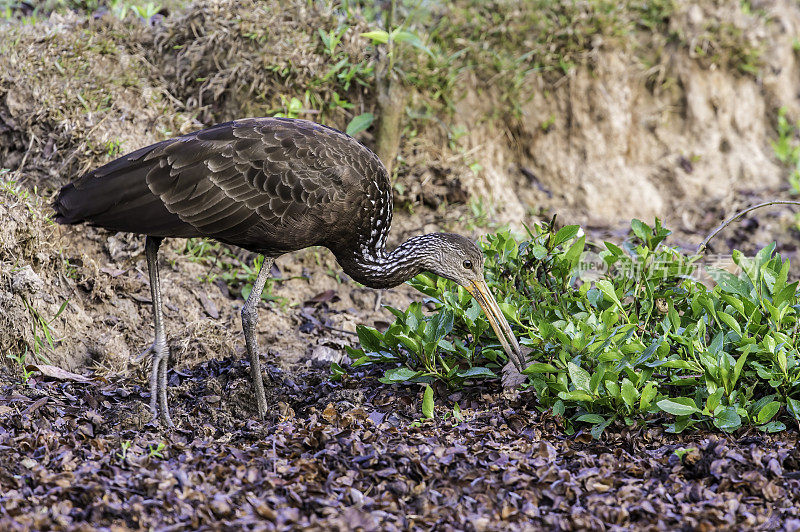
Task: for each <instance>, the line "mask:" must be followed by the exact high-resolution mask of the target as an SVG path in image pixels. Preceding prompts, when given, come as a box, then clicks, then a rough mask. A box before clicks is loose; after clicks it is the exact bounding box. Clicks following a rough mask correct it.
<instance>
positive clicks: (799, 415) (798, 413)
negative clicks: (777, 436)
mask: <svg viewBox="0 0 800 532" xmlns="http://www.w3.org/2000/svg"><path fill="white" fill-rule="evenodd" d="M786 409H787V410H788V411H789V412H791V413H792V416H794V418H795V419H796V420H797V421H800V400H797V399H793V398H791V397H787V398H786Z"/></svg>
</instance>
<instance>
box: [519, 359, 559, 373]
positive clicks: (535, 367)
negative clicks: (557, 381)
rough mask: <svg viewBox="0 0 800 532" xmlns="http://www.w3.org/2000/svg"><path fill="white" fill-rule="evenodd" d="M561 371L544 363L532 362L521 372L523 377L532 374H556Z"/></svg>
mask: <svg viewBox="0 0 800 532" xmlns="http://www.w3.org/2000/svg"><path fill="white" fill-rule="evenodd" d="M559 371H563V370H560V369H558V368H557V367H555V366H553V365H552V364H547V363H545V362H533V363H531V364H530V365H529V366H528V367H527V368H525V369H524V370H522V373H524V374H525V375H533V374H534V373H558V372H559Z"/></svg>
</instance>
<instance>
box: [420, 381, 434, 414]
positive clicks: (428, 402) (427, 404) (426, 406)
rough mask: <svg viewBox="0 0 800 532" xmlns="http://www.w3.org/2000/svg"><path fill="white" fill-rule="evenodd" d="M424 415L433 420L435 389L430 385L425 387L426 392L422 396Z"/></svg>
mask: <svg viewBox="0 0 800 532" xmlns="http://www.w3.org/2000/svg"><path fill="white" fill-rule="evenodd" d="M422 415H423V416H425V417H426V418H427V419H433V388H431V387H430V385H428V386H425V392H424V393H423V394H422Z"/></svg>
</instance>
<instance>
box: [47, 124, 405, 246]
mask: <svg viewBox="0 0 800 532" xmlns="http://www.w3.org/2000/svg"><path fill="white" fill-rule="evenodd" d="M54 207H55V209H56V213H57V214H56V221H58V222H60V223H81V222H87V223H90V224H92V225H96V226H100V227H105V228H107V229H111V230H116V231H128V232H134V233H140V234H147V235H152V236H164V237H166V236H177V237H193V236H208V237H212V238H215V239H217V240H220V241H222V242H226V243H229V244H234V245H237V246H240V247H243V248H245V249H248V250H251V251H255V252H259V253H264V254H265V255H268V256H278V255H280V254H282V253H286V252H289V251H294V250H297V249H301V248H304V247H307V246H313V245H324V246H326V247H328V248H330V249H332V250H333V251H334V253H336V254H337V257H345V258H346V257H347V256H349V255H352V254H358V255H364V256H366V257H369V256H370V255H375V256H377V255H380V254H382V250H383V247H384V245H385V242H386V236H387V234H388V231H389V227H390V225H391V218H392V197H391V189H390V183H389V177H388V175H387V172H386V169H385V168H384V166H383V164H382V163H381V162H380V160H379V159H378V158H377V157H376V156H375V155H374V154H373V153H372V152H371V151H370V150H368V149H367V148H366V147H364V146H363V145H362V144H360V143H359V142H358V141H356V140H355V139H353V138H351V137H349V136H347V135H345V134H344V133H341V132H339V131H337V130H334V129H331V128H328V127H325V126H321V125H319V124H315V123H313V122H309V121H306V120H292V119H285V118H253V119H245V120H237V121H234V122H228V123H225V124H219V125H217V126H213V127H211V128H209V129H205V130H202V131H199V132H196V133H192V134H189V135H185V136H182V137H177V138H175V139H170V140H165V141H163V142H159V143H157V144H153V145H152V146H148V147H146V148H142V149H140V150H137V151H135V152H133V153H130V154H128V155H126V156H123V157H120V158H119V159H117V160H115V161H112V162H111V163H109V164H107V165H105V166H103V167H101V168H98V169H97V170H94V171H93V172H90V173H88V174H86V175H84V176H83V177H81V178H80V179H78V180H77V181H75V182H74V183H72V184H70V185H67V186H65V187H64V188H63V189H62V191H61V193H60V194H59V196H58V198H57V199H56V202H55V203H54Z"/></svg>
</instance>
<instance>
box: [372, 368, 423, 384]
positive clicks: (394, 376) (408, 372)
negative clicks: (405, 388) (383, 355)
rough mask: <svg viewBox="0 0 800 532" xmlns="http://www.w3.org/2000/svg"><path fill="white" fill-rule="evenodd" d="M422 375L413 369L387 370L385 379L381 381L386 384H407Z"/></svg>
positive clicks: (384, 375)
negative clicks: (406, 382)
mask: <svg viewBox="0 0 800 532" xmlns="http://www.w3.org/2000/svg"><path fill="white" fill-rule="evenodd" d="M420 373H421V372H419V371H414V370H413V369H408V368H394V369H387V370H386V372H384V374H383V377H382V378H381V379H379V380H380V381H381V382H383V383H384V384H393V383H395V382H405V381H410V380H411V379H413V378H414V377H417V376H418V375H419V374H420Z"/></svg>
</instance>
